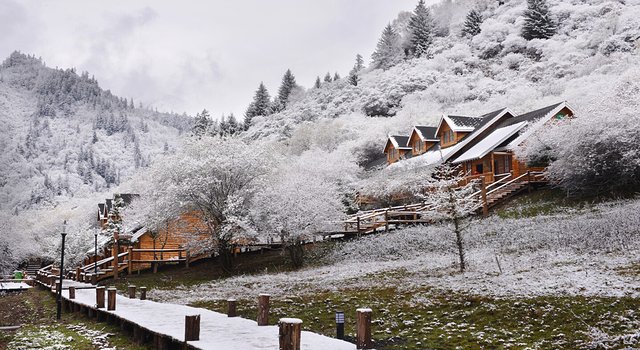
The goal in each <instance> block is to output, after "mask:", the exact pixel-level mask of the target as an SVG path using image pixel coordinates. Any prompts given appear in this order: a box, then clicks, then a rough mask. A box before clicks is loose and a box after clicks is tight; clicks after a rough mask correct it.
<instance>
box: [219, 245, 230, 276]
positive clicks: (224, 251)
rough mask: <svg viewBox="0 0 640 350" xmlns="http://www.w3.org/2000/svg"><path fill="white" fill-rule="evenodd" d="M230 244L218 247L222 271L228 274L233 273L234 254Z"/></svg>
mask: <svg viewBox="0 0 640 350" xmlns="http://www.w3.org/2000/svg"><path fill="white" fill-rule="evenodd" d="M231 248H232V247H230V246H229V245H228V244H220V245H219V246H218V255H219V256H220V266H221V267H222V271H224V272H225V273H227V274H231V273H233V252H232V251H231Z"/></svg>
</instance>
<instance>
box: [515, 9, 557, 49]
mask: <svg viewBox="0 0 640 350" xmlns="http://www.w3.org/2000/svg"><path fill="white" fill-rule="evenodd" d="M556 30H557V27H556V23H555V21H554V20H553V18H552V16H551V12H550V11H549V5H547V2H546V0H527V9H526V10H525V11H524V25H523V26H522V37H523V38H525V39H527V40H532V39H549V38H550V37H552V36H553V35H554V34H555V33H556Z"/></svg>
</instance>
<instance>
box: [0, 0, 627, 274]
mask: <svg viewBox="0 0 640 350" xmlns="http://www.w3.org/2000/svg"><path fill="white" fill-rule="evenodd" d="M638 14H640V5H639V4H637V3H635V2H631V1H629V2H626V3H622V2H618V1H600V0H587V1H578V0H571V1H559V0H547V1H543V0H528V1H525V0H514V1H505V2H498V1H489V0H483V1H468V0H467V1H465V0H460V1H452V0H444V1H442V2H440V3H438V4H436V5H433V6H425V5H424V4H423V2H422V1H419V2H418V3H417V5H416V7H415V8H414V9H407V11H406V12H402V13H400V14H398V15H397V16H395V17H394V14H390V15H389V25H388V26H386V27H385V28H380V31H381V33H382V34H381V37H380V41H379V44H378V46H377V47H376V50H375V52H373V53H372V55H371V61H370V62H366V61H368V60H366V59H365V58H364V56H362V55H356V56H355V60H354V67H353V69H352V70H351V71H350V72H343V74H342V75H341V74H339V73H338V74H336V73H333V74H331V73H328V74H324V73H321V72H319V76H318V79H316V81H315V83H314V84H313V86H312V87H310V88H307V89H305V88H304V87H303V86H301V85H300V83H299V82H297V81H296V79H295V72H292V71H287V72H285V74H284V75H283V79H282V84H281V86H280V87H279V89H278V90H277V93H274V95H273V97H272V96H271V94H270V93H269V89H268V87H267V86H265V85H264V84H261V83H259V84H257V86H258V87H257V90H256V91H255V93H254V99H253V101H252V103H251V104H250V105H249V106H248V107H247V111H246V113H245V115H244V116H243V117H244V118H243V120H242V121H241V120H238V118H237V117H235V116H233V117H231V116H229V117H227V118H224V119H222V120H215V119H214V118H212V117H211V114H212V113H211V112H208V111H206V110H204V111H203V112H201V113H199V114H198V115H197V116H196V118H195V119H190V118H188V117H186V116H183V115H176V114H168V113H156V112H155V111H153V110H151V109H150V108H147V107H144V106H143V107H142V108H140V107H139V106H138V107H135V106H134V103H133V101H131V100H128V99H126V98H120V97H116V96H113V95H112V94H111V93H109V92H108V91H103V90H101V89H100V88H99V87H98V85H97V82H96V81H95V79H94V78H92V77H90V76H89V74H87V73H82V74H80V75H78V74H77V73H76V72H75V71H73V70H59V69H50V68H47V67H46V66H44V63H43V62H42V61H41V60H39V59H36V58H34V57H31V56H26V55H23V54H20V53H15V54H14V55H12V56H11V57H10V58H9V59H7V60H6V61H5V62H4V63H3V65H2V68H0V75H1V77H2V79H1V80H0V99H1V101H2V103H3V104H4V105H6V106H8V108H6V109H3V110H2V111H0V119H1V120H3V121H6V128H7V132H4V133H3V134H2V139H0V144H2V145H3V147H4V148H5V149H7V150H8V152H4V153H3V155H2V156H1V158H0V163H1V164H2V165H3V167H2V169H3V170H2V171H1V172H0V183H1V184H2V187H1V189H2V192H0V197H1V198H2V201H1V203H2V208H1V209H2V214H1V215H3V220H1V221H0V224H1V225H2V227H0V232H1V236H0V250H2V251H4V252H11V254H12V259H11V263H15V262H17V261H20V260H21V259H23V258H25V257H26V256H29V254H34V253H35V252H37V251H38V250H39V248H40V247H47V249H46V250H48V251H51V252H55V249H54V248H55V247H56V244H57V240H56V239H52V238H51V237H53V236H54V233H55V232H56V230H58V228H59V221H60V218H61V217H67V218H68V219H69V220H70V225H72V229H73V230H75V232H78V234H77V235H76V237H75V238H74V239H73V240H72V242H71V244H72V246H73V245H75V247H76V248H74V249H75V250H76V251H77V252H82V251H86V249H85V250H83V249H84V248H83V246H84V245H86V244H87V242H89V243H90V242H91V240H90V239H88V238H90V237H91V236H92V235H93V233H92V232H93V231H94V230H95V229H96V228H95V223H94V222H93V221H92V217H93V216H94V214H95V213H94V211H95V208H96V204H97V203H98V202H99V201H101V200H102V198H104V197H109V198H110V197H111V196H112V193H113V192H118V191H119V192H134V193H140V194H141V195H142V200H141V202H140V204H137V205H134V206H133V208H132V212H131V214H130V218H131V220H136V221H135V222H136V223H144V224H146V225H149V226H150V227H153V225H157V224H158V222H160V221H162V220H166V219H167V218H169V217H171V216H172V215H176V213H178V212H179V211H180V210H186V209H187V208H189V207H193V206H194V205H198V203H197V202H196V200H194V199H193V196H192V194H193V193H201V194H207V193H211V192H207V191H209V190H211V189H212V188H213V189H216V188H219V186H221V184H224V185H225V186H227V187H225V188H227V189H228V188H231V189H232V190H228V191H225V193H224V195H222V196H219V197H216V201H217V202H216V205H217V207H216V215H217V217H216V220H217V222H218V224H219V225H218V226H217V227H218V228H217V229H216V230H215V232H212V238H213V243H212V244H213V246H215V245H216V244H218V243H219V242H220V241H221V238H224V239H225V240H226V239H227V238H229V237H237V236H243V235H246V236H249V237H255V236H260V235H273V234H274V233H275V232H277V233H278V234H279V235H286V236H287V239H290V240H291V242H297V240H299V237H304V235H308V234H309V233H310V232H313V231H314V230H321V229H323V223H326V222H329V221H338V220H340V219H341V218H342V217H344V215H345V213H346V212H347V211H353V210H357V207H354V206H355V203H354V198H355V196H356V194H357V193H363V192H369V193H375V194H377V195H385V192H386V194H388V193H390V192H392V191H396V190H397V189H398V188H403V187H407V186H408V185H410V184H411V182H412V181H414V180H415V179H416V178H419V177H421V176H424V175H425V174H429V173H430V172H431V171H432V169H430V168H429V167H427V166H425V164H423V163H421V162H420V161H419V159H418V158H417V159H416V161H413V162H407V163H405V164H398V165H394V166H390V167H387V168H385V169H374V170H371V169H369V168H368V167H367V165H368V164H370V163H371V162H372V161H374V160H375V159H377V158H379V157H380V156H381V152H382V148H383V146H384V143H385V141H386V139H387V136H388V135H389V134H390V133H393V134H397V133H406V132H407V131H408V130H410V129H411V128H412V127H413V126H414V125H434V124H435V123H436V122H437V120H438V118H439V117H440V115H442V114H443V113H458V114H462V115H481V114H484V113H486V112H489V111H492V110H496V109H499V108H503V107H509V108H511V109H512V110H513V111H514V112H516V113H522V112H526V111H529V110H533V109H536V108H539V107H543V106H546V105H549V104H552V103H555V102H558V101H562V100H566V101H569V103H570V104H571V105H572V106H574V107H575V108H576V110H577V111H578V117H577V118H576V119H575V121H571V122H569V123H566V124H562V125H558V126H557V128H556V129H554V130H550V131H548V132H547V133H545V134H544V135H540V137H538V138H537V139H536V140H537V142H534V143H532V144H531V147H530V148H528V149H523V150H519V154H520V155H521V156H522V157H525V158H527V157H533V156H534V155H536V154H539V153H540V152H544V155H545V157H547V158H548V159H550V160H552V163H551V164H552V165H551V167H550V170H549V172H550V176H551V177H552V178H553V179H554V180H555V181H556V182H557V183H558V184H559V185H560V186H562V188H563V189H565V190H566V191H567V192H571V193H577V192H579V190H588V189H589V188H599V189H603V190H605V191H606V190H609V189H611V190H616V189H618V190H619V189H620V188H628V187H630V186H631V187H632V186H637V185H638V182H637V179H638V178H640V177H639V176H638V175H639V174H640V172H639V169H640V163H638V161H637V159H638V157H637V154H638V153H637V152H640V150H639V149H638V145H640V134H639V133H638V131H637V130H640V127H639V126H640V119H639V116H638V115H637V113H636V111H637V108H638V101H640V99H639V98H638V97H639V95H638V94H639V93H640V92H639V91H640V88H639V87H638V81H640V79H639V78H640V70H639V69H638V56H637V54H638V46H639V45H638V40H639V38H640V24H639V23H638V21H637V20H636V17H637V15H638ZM354 54H355V53H354ZM363 54H364V55H365V56H368V53H363ZM320 76H324V78H323V79H320ZM256 81H257V82H259V81H260V78H259V77H256ZM603 130H605V132H602V131H603ZM630 130H631V132H630ZM567 134H571V135H576V137H574V138H572V139H571V140H567V138H566V135H567ZM619 141H622V142H619ZM593 145H596V146H597V147H592V146H593ZM533 150H535V152H534V151H533ZM604 157H609V158H611V157H613V158H614V159H617V161H616V162H614V163H611V162H604V163H602V164H603V166H602V167H600V168H595V167H591V168H586V167H582V166H581V164H592V162H594V161H596V160H601V159H604ZM230 178H233V179H236V180H237V181H229V182H225V181H227V180H228V179H230ZM612 178H613V179H616V181H614V182H612V181H609V180H610V179H612ZM605 180H607V181H605ZM603 184H604V186H603ZM376 191H377V192H376ZM294 198H295V201H294ZM285 207H286V208H288V210H289V211H288V212H286V213H285V212H283V211H282V208H285ZM291 208H294V209H295V210H294V212H291ZM160 214H161V215H160ZM36 218H38V219H36ZM261 218H262V219H264V218H271V219H270V220H262V219H261ZM132 224H133V222H132V223H129V224H128V225H132ZM16 247H26V248H16ZM52 257H53V256H51V258H52Z"/></svg>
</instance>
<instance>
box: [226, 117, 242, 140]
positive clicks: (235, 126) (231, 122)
mask: <svg viewBox="0 0 640 350" xmlns="http://www.w3.org/2000/svg"><path fill="white" fill-rule="evenodd" d="M241 128H242V126H241V125H240V124H239V123H238V120H237V119H236V116H235V115H233V113H231V114H229V117H228V118H227V132H228V134H229V135H235V134H236V133H238V132H240V130H241Z"/></svg>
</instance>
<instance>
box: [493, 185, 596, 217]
mask: <svg viewBox="0 0 640 350" xmlns="http://www.w3.org/2000/svg"><path fill="white" fill-rule="evenodd" d="M601 201H603V199H601V198H596V197H580V198H575V197H567V196H566V194H565V193H564V192H563V191H562V190H559V189H549V188H543V189H539V190H536V191H533V192H532V193H528V194H523V195H520V196H517V197H515V198H514V199H513V200H512V201H509V202H507V203H506V204H505V205H504V206H501V207H499V208H498V209H497V210H496V215H498V216H499V217H501V218H511V219H518V218H528V217H535V216H542V215H553V214H558V213H564V212H567V211H583V210H590V209H591V208H593V203H597V202H601Z"/></svg>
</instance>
